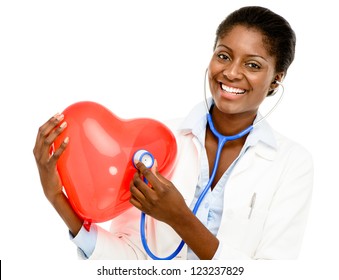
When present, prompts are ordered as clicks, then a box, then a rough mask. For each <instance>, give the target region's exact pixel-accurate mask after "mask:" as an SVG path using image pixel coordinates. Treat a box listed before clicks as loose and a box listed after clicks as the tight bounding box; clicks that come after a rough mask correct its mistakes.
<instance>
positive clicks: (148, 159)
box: [132, 70, 284, 260]
mask: <svg viewBox="0 0 339 280" xmlns="http://www.w3.org/2000/svg"><path fill="white" fill-rule="evenodd" d="M206 76H207V70H206V73H205V79H204V101H205V106H206V110H207V123H208V125H209V128H210V130H211V131H212V133H213V135H214V136H215V137H216V138H217V139H218V146H217V151H216V157H215V160H214V164H213V169H212V173H211V176H210V178H209V180H208V182H207V185H206V186H205V188H204V189H203V191H202V192H201V194H200V196H199V198H198V200H197V202H196V203H195V205H194V208H193V210H192V212H193V214H194V215H196V214H197V212H198V209H199V207H200V204H201V202H202V201H203V199H204V197H205V196H206V194H207V192H208V190H209V189H210V187H211V185H212V183H213V181H214V178H215V175H216V173H217V169H218V165H219V160H220V156H221V151H222V149H223V147H224V146H225V144H226V143H227V142H228V141H233V140H237V139H240V138H242V137H243V136H245V135H247V134H248V133H250V132H251V131H252V130H253V128H254V127H256V126H258V125H259V124H260V123H261V122H262V121H263V120H265V119H266V118H267V117H268V116H269V115H270V114H271V113H272V112H273V111H274V110H275V109H276V107H277V106H278V104H279V103H280V102H281V100H282V97H283V93H284V86H283V84H282V83H281V82H279V81H275V83H277V84H278V85H279V86H281V88H282V92H281V94H280V97H279V99H278V100H277V102H276V104H275V105H274V106H273V107H272V109H271V110H270V111H269V112H268V113H267V114H266V115H265V116H263V117H262V118H261V119H260V120H258V121H257V122H255V123H254V124H253V125H250V126H249V127H247V128H245V129H244V130H242V131H241V132H239V133H238V134H235V135H230V136H229V135H223V134H221V133H219V132H218V131H217V130H216V128H215V127H214V124H213V120H212V116H211V114H210V110H209V106H208V102H207V98H206ZM132 160H133V164H134V162H136V161H140V162H142V163H143V164H144V165H145V166H146V167H147V168H152V166H153V164H154V157H153V155H152V154H151V153H150V152H148V151H146V150H138V151H137V152H136V153H135V154H134V156H133V159H132ZM145 182H146V183H147V181H146V180H145ZM145 223H146V214H145V213H144V212H142V213H141V219H140V235H141V242H142V245H143V247H144V249H145V251H146V253H147V255H148V256H149V257H151V258H152V259H153V260H171V259H173V258H175V257H176V256H177V255H178V254H179V252H180V251H181V249H182V248H183V246H184V245H185V242H184V241H183V240H182V241H181V242H180V244H179V246H178V247H177V249H176V250H175V251H174V252H173V253H172V254H171V255H169V256H168V257H164V258H161V257H157V256H155V255H154V254H153V253H152V252H151V250H150V248H149V247H148V244H147V240H146V234H145Z"/></svg>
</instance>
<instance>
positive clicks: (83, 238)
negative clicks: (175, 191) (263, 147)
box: [72, 103, 276, 260]
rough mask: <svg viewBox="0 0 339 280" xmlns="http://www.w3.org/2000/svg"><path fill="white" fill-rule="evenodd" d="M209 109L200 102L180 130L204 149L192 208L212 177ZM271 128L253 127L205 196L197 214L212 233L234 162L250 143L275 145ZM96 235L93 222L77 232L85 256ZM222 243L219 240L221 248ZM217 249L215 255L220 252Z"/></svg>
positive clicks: (78, 241)
mask: <svg viewBox="0 0 339 280" xmlns="http://www.w3.org/2000/svg"><path fill="white" fill-rule="evenodd" d="M261 118H262V117H261V116H260V115H259V114H258V116H257V118H256V119H255V121H254V123H255V122H257V121H258V120H260V119H261ZM206 125H207V118H206V109H205V107H204V105H203V104H202V103H201V104H199V105H197V106H196V107H195V108H194V109H193V110H192V111H191V112H190V114H189V115H188V116H187V118H186V119H185V120H184V122H183V124H182V125H181V128H180V129H181V130H186V131H187V130H188V131H191V132H192V134H193V135H194V136H195V139H196V140H197V141H196V142H197V143H198V145H199V148H200V149H201V151H200V152H201V161H200V176H199V180H198V184H197V186H196V191H195V195H194V198H193V201H192V202H191V204H190V208H191V209H193V208H194V205H195V204H196V202H197V200H198V198H199V195H200V193H201V192H202V191H203V189H204V187H205V186H206V185H207V183H208V180H209V165H208V159H207V153H206V149H205V135H206ZM268 130H269V128H268V126H267V124H266V122H265V121H263V122H262V123H261V124H260V125H259V126H257V127H254V129H253V130H252V131H251V132H250V134H249V135H248V137H247V139H246V142H245V144H244V146H243V148H242V150H241V151H240V153H239V155H238V157H237V158H236V159H235V160H234V162H233V163H232V164H231V165H230V167H229V168H228V169H227V170H226V172H225V173H224V174H223V176H222V177H221V178H220V180H219V181H218V183H217V184H216V186H215V187H214V188H213V190H211V189H210V190H209V191H208V192H207V194H206V196H205V197H204V199H203V201H202V203H201V205H200V207H199V209H198V211H197V214H196V216H197V217H198V219H199V220H200V221H201V222H202V223H203V224H204V225H205V226H206V228H208V230H209V231H210V232H211V233H212V234H213V235H217V233H218V230H219V227H220V223H221V218H222V213H223V208H224V205H223V203H224V191H225V187H226V186H227V181H228V179H229V177H230V175H231V173H232V170H233V169H234V166H235V165H236V164H237V162H238V161H239V160H240V159H241V157H242V156H243V155H244V154H245V152H246V151H247V150H248V149H249V148H250V147H251V146H254V145H256V144H257V143H258V141H262V142H264V143H266V144H267V145H270V146H273V147H275V146H276V143H275V139H273V138H272V134H271V133H267V132H268ZM96 238H97V229H96V226H95V225H94V226H92V227H91V230H90V231H89V232H88V231H86V230H85V229H84V228H83V227H82V229H81V230H80V231H79V233H78V234H77V236H76V237H75V238H73V239H72V240H73V242H74V243H75V244H76V245H77V246H78V247H79V248H80V249H81V250H82V251H83V253H84V254H85V256H87V257H89V256H91V254H92V253H93V251H94V248H95V243H96ZM221 246H222V244H219V249H220V248H221ZM219 249H218V250H217V252H216V255H215V257H216V256H217V254H218V251H219ZM187 253H188V254H187V259H191V260H194V259H198V257H197V256H196V255H195V254H194V252H193V251H192V250H191V249H190V248H188V252H187Z"/></svg>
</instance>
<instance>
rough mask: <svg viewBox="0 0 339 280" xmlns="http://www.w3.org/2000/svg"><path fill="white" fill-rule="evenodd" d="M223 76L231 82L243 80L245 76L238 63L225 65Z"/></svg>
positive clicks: (233, 62)
mask: <svg viewBox="0 0 339 280" xmlns="http://www.w3.org/2000/svg"><path fill="white" fill-rule="evenodd" d="M223 75H224V76H225V77H226V78H227V79H228V80H230V81H233V80H236V79H241V78H242V75H243V72H242V68H241V64H240V63H238V62H236V61H232V62H231V63H228V64H227V65H225V68H224V70H223Z"/></svg>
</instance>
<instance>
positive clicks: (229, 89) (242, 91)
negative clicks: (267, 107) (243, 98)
mask: <svg viewBox="0 0 339 280" xmlns="http://www.w3.org/2000/svg"><path fill="white" fill-rule="evenodd" d="M220 88H221V90H222V91H224V92H227V93H228V94H230V95H242V94H245V93H246V90H245V89H242V88H234V87H229V86H226V85H224V84H223V83H220Z"/></svg>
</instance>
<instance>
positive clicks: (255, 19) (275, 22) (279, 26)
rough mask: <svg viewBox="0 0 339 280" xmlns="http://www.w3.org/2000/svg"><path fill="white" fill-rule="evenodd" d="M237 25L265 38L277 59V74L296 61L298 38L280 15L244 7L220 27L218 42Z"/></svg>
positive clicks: (261, 9) (267, 46)
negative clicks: (256, 32) (254, 31)
mask: <svg viewBox="0 0 339 280" xmlns="http://www.w3.org/2000/svg"><path fill="white" fill-rule="evenodd" d="M236 25H242V26H245V27H248V28H253V29H255V30H257V31H259V32H261V33H262V34H263V36H264V45H265V46H266V49H267V51H268V53H269V54H270V55H272V56H273V57H275V58H276V65H275V70H276V72H284V73H285V74H286V72H287V69H288V68H289V66H290V65H291V63H292V62H293V60H294V55H295V45H296V36H295V33H294V31H293V29H292V28H291V26H290V24H289V23H288V22H287V21H286V20H285V19H284V18H283V17H282V16H280V15H278V14H276V13H274V12H272V11H271V10H269V9H267V8H263V7H259V6H247V7H242V8H240V9H238V10H236V11H234V12H233V13H231V14H230V15H228V16H227V17H226V18H225V19H224V20H223V21H222V22H221V23H220V25H219V26H218V29H217V31H216V38H215V42H214V49H215V47H216V44H217V41H218V40H219V39H220V38H223V37H224V36H225V35H227V33H228V32H230V31H231V29H233V27H235V26H236Z"/></svg>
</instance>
